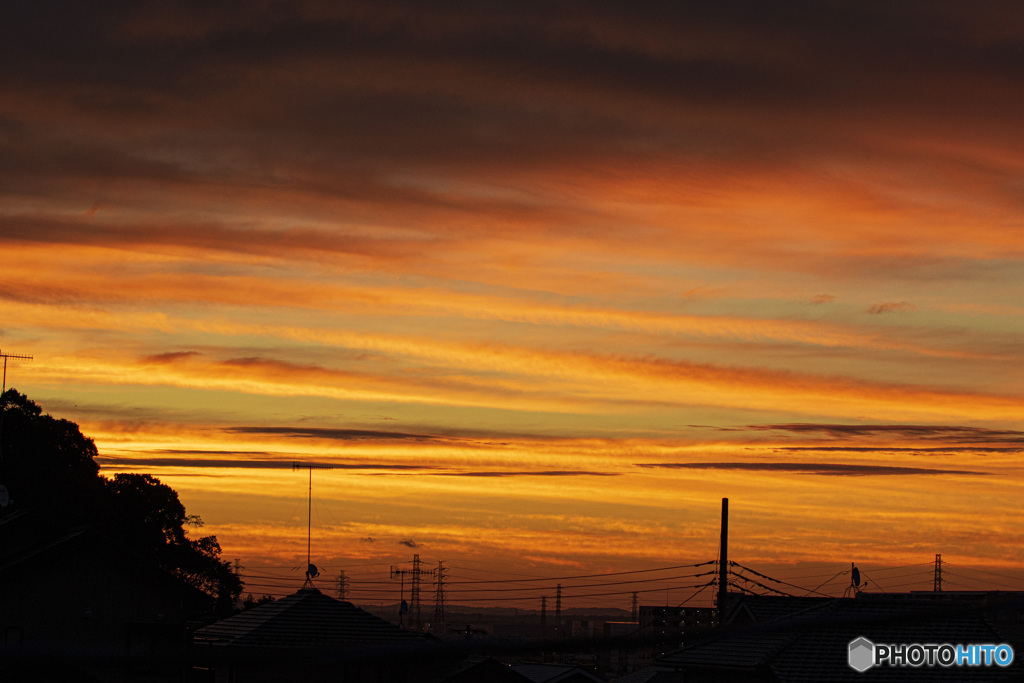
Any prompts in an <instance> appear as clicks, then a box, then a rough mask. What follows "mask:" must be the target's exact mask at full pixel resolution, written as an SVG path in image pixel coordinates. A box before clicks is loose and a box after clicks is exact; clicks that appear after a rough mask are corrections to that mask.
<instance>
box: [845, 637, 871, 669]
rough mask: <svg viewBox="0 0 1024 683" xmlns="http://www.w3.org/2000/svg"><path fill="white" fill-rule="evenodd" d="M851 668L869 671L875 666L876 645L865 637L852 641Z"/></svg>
mask: <svg viewBox="0 0 1024 683" xmlns="http://www.w3.org/2000/svg"><path fill="white" fill-rule="evenodd" d="M848 661H849V663H850V667H851V668H853V669H856V670H857V671H860V672H861V673H863V672H865V671H867V670H868V669H870V668H871V667H873V666H874V665H875V644H874V643H872V642H871V641H870V640H868V639H867V638H864V637H860V638H857V639H856V640H851V641H850V652H849V659H848Z"/></svg>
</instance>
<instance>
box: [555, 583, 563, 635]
mask: <svg viewBox="0 0 1024 683" xmlns="http://www.w3.org/2000/svg"><path fill="white" fill-rule="evenodd" d="M555 637H556V638H561V637H562V584H558V587H557V588H556V589H555Z"/></svg>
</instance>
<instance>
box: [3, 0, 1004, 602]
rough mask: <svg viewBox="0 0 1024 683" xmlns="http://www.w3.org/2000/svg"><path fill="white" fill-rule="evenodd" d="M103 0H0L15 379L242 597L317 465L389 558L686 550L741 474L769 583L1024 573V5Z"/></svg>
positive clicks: (756, 550)
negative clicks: (68, 423) (211, 539)
mask: <svg viewBox="0 0 1024 683" xmlns="http://www.w3.org/2000/svg"><path fill="white" fill-rule="evenodd" d="M99 7H100V5H97V4H96V3H89V2H69V1H65V0H53V1H46V0H41V1H39V2H31V3H30V2H21V3H13V4H12V6H10V7H7V8H5V10H4V15H5V19H4V20H3V21H0V249H2V251H0V254H2V257H3V258H2V264H0V266H2V267H0V349H2V351H3V352H4V353H8V354H25V355H32V356H33V357H34V359H33V360H31V361H20V360H12V361H10V362H9V364H8V368H7V386H8V387H11V386H13V387H15V388H17V389H18V390H19V391H21V392H23V393H26V394H27V395H28V396H29V397H30V398H31V399H33V400H35V401H36V402H37V403H39V404H40V405H41V406H42V407H43V408H44V410H46V411H47V412H49V413H51V414H53V415H55V416H58V417H66V418H68V419H71V420H74V421H76V422H78V423H79V424H80V426H81V428H82V431H83V432H84V433H85V434H86V435H88V436H91V437H92V438H94V439H95V441H96V444H97V446H98V448H99V450H100V454H101V464H102V473H103V474H106V475H111V474H113V473H116V472H121V471H132V472H147V473H152V474H154V475H156V476H158V477H159V478H160V479H161V480H162V481H164V482H166V483H168V484H170V485H171V486H173V487H174V488H175V489H176V490H177V491H178V492H179V494H180V497H181V499H182V502H183V503H184V504H185V505H186V507H187V508H188V511H189V513H192V514H198V515H200V516H201V517H202V518H203V519H204V520H205V526H204V527H203V528H202V529H201V530H196V531H194V532H193V533H204V534H206V533H212V534H216V535H217V537H218V539H219V541H220V543H221V546H222V547H223V549H224V557H225V558H226V559H231V560H232V561H233V560H234V559H235V558H238V559H240V560H241V564H242V565H244V566H245V567H246V568H247V571H249V572H250V574H251V575H252V576H253V577H256V576H260V577H271V578H263V579H262V581H264V583H263V584H259V580H260V579H255V578H253V579H252V588H253V590H254V591H255V592H257V593H260V592H278V593H287V592H290V591H291V590H292V588H290V587H292V586H293V587H294V588H298V586H299V585H301V579H302V571H301V570H302V568H304V565H305V555H306V541H307V539H306V524H307V517H306V515H307V492H308V485H309V478H308V476H309V474H308V472H306V471H294V470H293V469H292V463H293V462H295V461H298V462H301V463H307V464H308V463H318V464H330V465H334V466H335V469H333V470H330V471H316V472H314V475H313V493H314V505H313V516H312V517H313V518H312V526H313V560H314V562H315V563H317V564H319V565H320V566H322V567H323V568H324V569H325V576H327V575H329V576H336V575H337V573H338V572H339V571H341V570H345V571H346V572H347V574H348V576H350V577H355V579H359V578H363V579H364V580H365V581H367V582H371V581H379V582H381V584H380V585H381V586H384V585H385V584H384V583H383V582H385V581H389V577H388V570H389V567H390V565H398V564H399V563H406V565H407V563H408V561H409V560H411V557H412V554H413V553H418V554H420V555H421V557H422V558H423V561H424V563H427V564H430V565H436V563H437V561H439V560H441V561H444V562H445V563H446V564H447V565H450V566H452V567H455V568H456V569H453V570H452V572H453V576H455V577H459V576H461V577H462V578H465V579H467V580H469V579H484V578H488V577H491V578H500V577H501V576H502V574H501V573H502V572H507V573H508V575H512V574H516V575H517V576H551V577H564V576H578V575H589V574H600V573H610V572H620V571H634V570H643V569H646V568H657V567H669V566H677V565H686V564H690V563H698V562H703V561H706V560H710V559H713V558H714V557H715V556H716V554H717V552H718V524H719V508H720V504H721V499H722V498H723V497H728V498H729V499H730V508H731V513H732V516H731V520H730V555H731V556H732V557H733V558H734V559H735V560H736V561H738V562H741V563H743V564H744V565H746V566H748V567H753V568H755V569H758V568H759V570H760V571H767V570H770V571H768V572H767V573H769V574H772V575H773V576H778V577H781V578H785V577H787V576H788V577H793V578H795V577H803V576H815V577H816V576H818V575H821V576H822V580H824V578H825V577H826V576H828V575H830V574H833V573H835V572H840V571H842V570H843V569H844V568H849V564H850V562H857V563H858V565H859V566H861V567H862V568H863V569H864V570H865V571H866V572H867V574H868V575H869V576H872V577H876V576H878V577H884V576H887V574H885V573H884V572H890V574H888V576H892V577H897V576H900V575H901V574H900V573H899V572H898V571H896V572H892V571H891V570H892V569H893V568H898V567H904V566H906V567H912V568H914V567H916V568H918V569H919V570H920V571H918V574H919V576H915V578H913V579H901V580H897V579H895V578H894V580H893V581H891V582H890V583H889V584H885V583H883V582H882V581H881V580H879V583H880V584H881V585H883V586H886V587H887V588H894V587H897V586H901V585H905V584H906V583H908V582H914V581H916V582H917V583H913V585H906V587H905V588H899V589H901V590H902V589H910V588H913V589H930V588H931V586H932V579H931V573H930V572H931V563H933V561H934V558H935V554H936V553H941V554H942V557H943V560H944V561H946V562H948V563H949V566H950V569H949V573H948V574H947V580H948V581H949V583H948V584H947V585H948V586H949V588H958V587H962V588H994V587H1002V588H1024V571H1022V569H1021V567H1022V564H1024V524H1022V519H1021V513H1022V508H1024V503H1022V501H1024V463H1022V461H1021V455H1022V453H1024V363H1022V359H1024V125H1022V123H1021V122H1022V121H1024V6H1022V5H1021V4H1020V3H1018V2H1013V1H1007V2H974V3H963V2H959V3H958V2H936V1H934V0H929V1H927V2H926V1H924V0H921V1H919V2H913V1H911V2H900V3H893V2H890V1H884V2H882V1H879V2H872V1H869V0H858V1H856V2H827V3H826V2H820V1H819V0H806V1H805V2H791V1H781V2H772V3H764V2H754V1H750V2H736V1H725V2H714V3H698V2H638V3H617V2H553V3H552V2H537V3H534V2H521V1H517V2H502V1H500V0H495V1H493V2H486V3H455V2H443V3H413V2H407V3H402V2H387V1H386V0H374V1H373V2H352V1H346V2H334V1H331V0H325V1H323V2H316V1H308V2H291V3H272V2H251V3H250V2H149V3H140V2H127V1H125V2H105V3H102V10H100V9H98V8H99ZM12 496H14V497H16V494H15V493H14V492H12ZM460 568H461V569H460ZM696 571H698V572H699V571H701V570H700V569H698V570H696ZM914 571H917V570H912V571H911V574H913V572H914ZM272 577H278V578H272ZM705 580H707V579H704V578H698V579H692V580H691V579H688V581H690V583H698V582H701V581H705ZM842 580H845V581H847V582H848V581H849V579H848V578H847V579H841V580H840V583H838V584H835V585H836V586H837V589H836V590H837V591H838V594H841V593H842V590H843V584H842ZM958 582H959V585H957V583H958ZM682 583H685V582H682ZM796 583H798V584H799V585H801V586H804V585H807V587H808V588H810V587H813V586H814V584H816V583H818V581H817V580H816V579H808V580H803V581H796ZM808 584H809V585H808ZM366 585H367V586H371V585H372V584H369V583H367V584H366ZM388 585H390V584H388ZM657 589H658V590H660V591H665V590H666V589H665V588H663V587H661V586H660V585H659V586H657ZM381 590H382V591H383V590H384V589H381ZM631 590H634V589H631ZM387 591H389V592H388V595H390V594H391V593H395V597H396V599H397V592H396V591H395V590H393V589H391V588H387ZM833 593H834V594H835V590H834V591H833ZM510 595H511V594H510ZM515 595H518V594H515ZM659 595H660V597H658V598H657V599H658V600H674V596H672V595H669V596H666V595H665V593H664V592H662V593H661V594H659ZM681 595H682V593H680V596H681ZM365 597H366V598H367V599H370V598H373V599H377V598H379V599H380V600H384V599H386V596H385V595H384V592H380V593H379V594H378V593H373V592H372V591H371V590H370V589H369V588H368V589H367V593H366V594H365ZM471 597H472V596H470V595H469V594H468V593H467V594H465V595H464V598H465V599H466V600H467V601H468V600H470V599H471ZM485 597H486V596H480V595H477V596H476V598H480V599H484V598H485ZM602 599H603V598H602ZM617 599H618V598H616V600H617ZM652 599H654V598H652ZM680 599H681V598H680ZM524 600H525V598H524ZM531 601H532V598H530V599H529V600H526V602H524V603H523V604H532V602H531ZM591 601H593V599H591ZM676 601H677V602H678V600H676Z"/></svg>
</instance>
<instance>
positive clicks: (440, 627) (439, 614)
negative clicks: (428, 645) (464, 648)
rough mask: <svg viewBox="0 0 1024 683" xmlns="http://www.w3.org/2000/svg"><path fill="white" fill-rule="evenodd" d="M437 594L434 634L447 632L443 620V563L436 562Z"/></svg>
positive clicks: (435, 598) (435, 599)
mask: <svg viewBox="0 0 1024 683" xmlns="http://www.w3.org/2000/svg"><path fill="white" fill-rule="evenodd" d="M436 571H437V594H436V596H435V597H434V625H433V630H434V632H435V633H442V634H443V633H445V632H447V630H448V629H447V627H446V625H445V618H444V562H441V561H440V560H438V562H437V570H436Z"/></svg>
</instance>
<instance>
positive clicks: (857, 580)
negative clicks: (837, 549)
mask: <svg viewBox="0 0 1024 683" xmlns="http://www.w3.org/2000/svg"><path fill="white" fill-rule="evenodd" d="M853 585H854V586H859V585H860V570H859V569H857V568H856V567H854V568H853Z"/></svg>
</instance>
